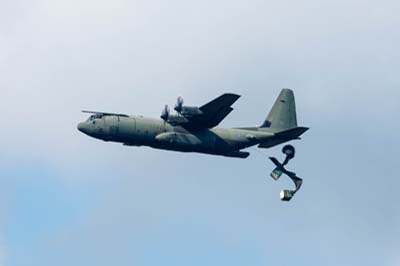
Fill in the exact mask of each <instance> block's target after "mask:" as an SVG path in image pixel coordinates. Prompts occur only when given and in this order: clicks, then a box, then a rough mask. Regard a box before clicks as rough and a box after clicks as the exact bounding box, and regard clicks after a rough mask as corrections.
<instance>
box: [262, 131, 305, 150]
mask: <svg viewBox="0 0 400 266" xmlns="http://www.w3.org/2000/svg"><path fill="white" fill-rule="evenodd" d="M307 130H308V127H295V128H292V129H288V130H283V131H279V132H276V133H274V136H273V137H272V138H270V139H269V140H267V141H266V142H263V143H261V144H259V145H258V147H259V148H271V147H273V146H275V145H278V144H281V143H284V142H286V141H289V140H293V139H299V137H300V136H301V135H302V134H303V133H304V132H306V131H307Z"/></svg>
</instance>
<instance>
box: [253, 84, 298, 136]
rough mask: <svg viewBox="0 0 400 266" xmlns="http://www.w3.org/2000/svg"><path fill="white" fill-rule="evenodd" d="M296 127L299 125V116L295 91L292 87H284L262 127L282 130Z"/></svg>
mask: <svg viewBox="0 0 400 266" xmlns="http://www.w3.org/2000/svg"><path fill="white" fill-rule="evenodd" d="M295 127H297V117H296V104H295V100H294V93H293V91H292V90H290V89H282V90H281V92H280V94H279V96H278V98H277V99H276V101H275V103H274V105H273V106H272V109H271V111H270V112H269V114H268V116H267V118H266V120H265V121H264V123H263V124H262V125H261V127H260V128H261V129H262V128H271V129H273V130H274V131H275V130H276V131H282V130H287V129H291V128H295Z"/></svg>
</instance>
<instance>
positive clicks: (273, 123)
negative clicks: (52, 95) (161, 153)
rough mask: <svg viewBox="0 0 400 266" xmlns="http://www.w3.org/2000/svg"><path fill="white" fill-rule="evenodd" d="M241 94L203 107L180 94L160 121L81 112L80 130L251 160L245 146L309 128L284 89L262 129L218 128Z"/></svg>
mask: <svg viewBox="0 0 400 266" xmlns="http://www.w3.org/2000/svg"><path fill="white" fill-rule="evenodd" d="M239 97H240V96H239V95H236V94H232V93H226V94H223V95H221V96H219V97H218V98H216V99H214V100H212V101H211V102H209V103H207V104H205V105H203V106H201V107H193V106H184V105H183V99H182V98H181V97H179V98H178V100H177V103H176V105H175V108H174V109H175V111H176V114H170V109H169V107H168V105H166V106H165V108H164V109H163V111H162V114H161V119H152V118H145V117H142V116H129V115H126V114H118V113H105V112H93V111H83V112H84V113H90V114H92V115H91V116H90V117H89V119H88V120H87V121H85V122H82V123H79V124H78V129H79V131H81V132H83V133H85V134H86V135H89V136H91V137H93V138H97V139H101V140H104V141H112V142H120V143H123V144H124V145H127V146H149V147H153V148H157V149H164V150H172V151H181V152H198V153H206V154H213V155H222V156H227V157H236V158H247V157H248V156H249V155H250V153H249V152H246V151H242V149H245V148H248V147H251V146H254V145H258V147H259V148H270V147H272V146H275V145H278V144H281V143H284V142H287V141H290V140H293V139H299V137H300V135H302V134H303V133H304V132H305V131H307V130H308V128H306V127H298V126H297V118H296V106H295V100H294V94H293V91H292V90H290V89H283V90H282V91H281V92H280V94H279V97H278V98H277V100H276V101H275V104H274V105H273V107H272V109H271V111H270V113H269V114H268V116H267V118H266V120H265V121H264V122H263V123H262V125H261V126H260V127H239V128H229V129H228V128H219V127H216V126H217V125H218V124H219V123H220V122H221V121H222V120H223V119H224V118H225V117H226V116H227V115H228V114H229V113H230V112H231V111H232V110H233V108H232V107H231V106H232V105H233V103H235V102H236V101H237V100H238V99H239Z"/></svg>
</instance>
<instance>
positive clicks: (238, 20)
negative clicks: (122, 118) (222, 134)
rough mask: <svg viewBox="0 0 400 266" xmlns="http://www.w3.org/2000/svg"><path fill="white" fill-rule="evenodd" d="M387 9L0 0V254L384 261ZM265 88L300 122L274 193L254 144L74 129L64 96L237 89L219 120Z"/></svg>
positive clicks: (76, 260) (128, 100) (393, 78)
mask: <svg viewBox="0 0 400 266" xmlns="http://www.w3.org/2000/svg"><path fill="white" fill-rule="evenodd" d="M399 8H400V4H399V3H398V2H397V1H380V2H379V3H378V2H376V3H367V2H365V1H325V2H324V3H321V2H320V1H311V0H308V1H302V2H301V3H300V2H295V3H294V2H293V1H280V2H279V3H276V2H272V1H250V2H243V1H225V0H224V1H201V2H190V1H177V0H172V1H121V0H116V1H112V2H110V1H91V0H90V1H88V0H85V1H75V0H72V1H50V0H48V1H46V0H36V1H24V0H18V1H8V0H6V1H3V2H2V3H1V4H0V73H2V78H1V79H0V103H1V104H0V112H1V114H2V116H3V120H2V128H3V130H2V138H1V139H0V146H1V149H0V161H1V162H0V166H1V169H3V170H0V177H1V179H0V182H1V183H0V195H1V196H0V202H1V203H0V218H1V222H0V265H7V266H9V265H54V264H55V263H57V264H58V265H60V264H61V265H64V264H65V265H71V264H75V265H87V264H88V263H90V264H97V265H110V264H119V265H132V264H133V265H160V261H162V263H163V264H164V265H188V264H190V265H197V264H196V263H199V264H202V265H205V264H208V265H209V264H211V265H215V264H219V265H225V264H229V265H236V264H237V265H243V264H244V262H247V264H249V265H251V264H252V265H265V264H271V263H273V264H275V263H278V262H279V263H283V265H289V264H293V263H294V262H297V263H300V265H321V264H324V265H387V266H397V265H399V264H400V257H399V255H398V254H399V252H398V251H399V250H400V241H399V239H400V226H399V225H400V208H399V207H398V204H396V203H397V202H398V198H397V189H396V187H398V186H399V185H400V182H399V181H398V176H397V173H398V170H399V166H398V162H397V161H398V160H397V157H398V151H397V149H398V148H399V144H400V143H399V140H398V138H397V135H398V134H397V132H398V131H399V129H400V126H399V122H398V119H397V114H398V113H399V111H400V104H399V99H400V92H399V88H400V82H399V77H398V76H399V75H398V69H400V63H399V62H400V53H399V51H398V47H399V45H400V32H399V30H398V29H399V26H400V19H399V17H398V14H397V10H399ZM282 87H289V88H292V89H293V90H294V91H295V94H296V100H297V106H298V116H299V117H298V120H299V122H300V124H301V125H304V126H310V127H311V130H310V131H309V132H307V133H306V134H305V135H304V139H303V140H302V141H301V142H296V143H295V146H296V147H297V149H298V157H297V158H296V160H294V162H293V164H292V167H293V169H295V170H296V171H297V172H298V173H301V174H302V175H303V176H304V179H305V183H304V187H303V188H302V191H301V192H300V193H299V194H298V195H296V198H295V199H294V200H293V202H291V203H290V204H284V203H282V202H280V201H279V198H278V193H279V191H280V189H282V188H285V187H287V186H290V185H291V184H290V183H289V182H288V181H287V182H286V181H281V182H280V183H275V182H273V181H272V180H271V179H270V178H269V177H268V176H267V175H268V171H269V170H270V168H271V167H272V165H270V164H268V162H267V161H266V156H264V155H261V154H260V153H258V152H256V151H255V150H250V151H251V152H252V156H251V157H250V158H249V159H248V160H234V159H226V158H218V157H211V156H204V155H195V154H190V155H183V154H179V153H171V152H165V151H156V150H152V149H148V148H140V149H138V148H127V147H122V146H120V145H116V144H105V143H103V142H99V141H95V140H93V139H89V138H87V137H85V136H83V135H82V134H79V132H78V131H77V130H76V124H77V123H78V122H79V121H80V120H83V119H85V118H86V117H85V115H83V114H81V113H80V112H79V111H80V110H81V109H98V110H104V111H113V112H125V113H130V114H143V115H146V116H153V117H157V116H159V115H160V112H161V109H162V107H163V105H164V104H166V103H169V104H171V105H172V104H174V101H175V99H176V97H177V96H178V95H182V96H183V97H184V98H185V102H187V103H188V104H202V103H204V102H206V101H208V100H210V99H211V98H213V97H216V96H218V95H219V94H220V93H223V92H227V91H229V92H235V93H239V94H241V95H242V96H243V97H242V98H241V99H240V100H239V101H238V102H237V103H236V104H235V111H234V112H233V113H232V114H231V115H230V116H229V117H228V118H227V119H226V120H225V121H224V122H223V124H222V126H226V127H229V126H254V125H257V124H260V123H261V122H262V120H263V119H264V118H265V116H266V114H267V112H268V110H269V108H270V107H271V105H272V103H273V101H274V99H275V98H276V96H277V94H278V93H279V90H280V89H281V88H282ZM328 151H329V152H328ZM262 152H263V153H264V154H266V155H271V154H274V155H280V147H277V148H274V149H271V150H267V151H265V150H264V151H262ZM188 171H190V172H191V173H192V174H190V175H189V174H188ZM35 183H37V185H35ZM49 184H51V185H49ZM21 187H22V188H23V189H21ZM30 187H32V189H29V188H30ZM21 191H24V193H21ZM25 192H26V193H28V194H29V193H32V196H31V197H29V195H28V196H26V195H25ZM57 195H60V196H59V197H58V196H57ZM85 195H86V196H85ZM25 197H26V200H24V199H25ZM75 197H76V199H74V198H75ZM21 199H22V200H21ZM52 201H54V202H56V203H51V202H52ZM42 203H43V204H42ZM57 204H60V206H63V207H64V208H65V209H66V210H65V211H63V210H62V209H61V210H59V209H58V208H57V207H58V206H59V205H57ZM32 206H44V208H43V209H39V211H38V212H32V213H31V212H30V211H31V210H32V208H31V207H32ZM35 210H36V209H35ZM21 217H24V218H26V219H22V218H21ZM30 221H32V222H30ZM40 224H44V225H48V227H45V226H43V227H42V226H41V225H40ZM21 230H22V231H23V230H26V231H25V232H23V233H18V234H17V233H15V231H21ZM33 231H36V232H40V233H37V235H35V234H33V233H32V232H33ZM24 243H26V244H24ZM164 252H165V253H164ZM179 256H181V259H176V257H179ZM156 257H158V258H159V261H158V260H157V259H156ZM249 258H252V259H254V261H251V260H249ZM93 262H94V263H93ZM235 263H236V264H235ZM285 263H287V264H285Z"/></svg>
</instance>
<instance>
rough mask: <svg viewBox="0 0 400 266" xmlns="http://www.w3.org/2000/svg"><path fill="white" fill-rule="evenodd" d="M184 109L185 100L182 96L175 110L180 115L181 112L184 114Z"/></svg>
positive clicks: (177, 101)
mask: <svg viewBox="0 0 400 266" xmlns="http://www.w3.org/2000/svg"><path fill="white" fill-rule="evenodd" d="M182 108H183V98H182V97H181V96H179V97H178V99H177V100H176V104H175V108H174V109H175V111H177V112H178V113H180V112H182Z"/></svg>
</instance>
